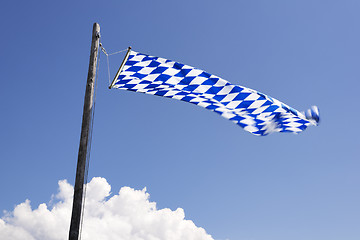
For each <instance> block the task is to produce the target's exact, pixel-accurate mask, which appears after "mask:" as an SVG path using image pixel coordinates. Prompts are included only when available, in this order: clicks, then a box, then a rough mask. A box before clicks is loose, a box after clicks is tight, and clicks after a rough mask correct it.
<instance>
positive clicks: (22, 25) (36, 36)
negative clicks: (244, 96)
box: [0, 0, 360, 240]
mask: <svg viewBox="0 0 360 240" xmlns="http://www.w3.org/2000/svg"><path fill="white" fill-rule="evenodd" d="M359 10H360V2H359V1H356V0H344V1H333V0H327V1H325V0H311V1H310V0H303V1H298V0H294V1H287V0H272V1H266V0H256V1H244V0H240V1H230V0H229V1H212V0H209V1H188V0H184V1H176V2H175V1H164V0H162V1H160V0H132V1H126V0H125V1H103V2H98V1H96V2H95V1H92V0H89V1H67V0H65V1H57V2H53V1H35V2H34V1H33V2H29V1H23V0H20V1H7V2H4V3H2V7H1V9H0V19H1V21H0V26H1V29H2V38H0V43H1V45H2V46H3V47H2V48H1V50H0V53H1V54H0V56H1V59H0V63H1V64H0V72H1V74H2V77H1V88H0V109H1V118H0V131H1V134H0V189H1V197H0V211H3V212H2V213H1V214H2V215H0V218H1V220H0V236H12V235H11V234H15V232H22V231H23V232H24V234H28V239H51V237H49V235H41V236H40V235H36V234H37V233H34V232H29V231H28V229H34V228H35V227H38V228H41V227H44V226H43V225H41V223H39V224H37V225H36V226H35V227H34V226H32V227H29V222H31V219H32V218H31V216H35V217H37V218H40V217H41V214H37V212H38V211H40V210H43V211H45V212H47V214H46V216H48V217H49V218H53V219H54V218H55V219H58V215H56V214H58V213H57V212H56V211H55V210H56V209H63V210H64V212H63V214H64V215H65V216H67V215H66V214H69V210H68V208H69V206H70V205H71V204H70V205H69V204H67V206H68V207H67V208H66V207H64V204H65V205H66V203H68V201H69V198H71V196H70V197H69V191H70V192H71V186H72V185H73V184H74V181H75V168H76V162H77V154H78V147H79V139H80V129H81V120H82V108H83V100H84V93H85V85H86V77H87V71H88V64H89V54H90V44H91V32H92V25H93V23H94V22H98V23H99V24H100V27H101V30H100V31H101V42H102V44H103V45H104V47H105V48H106V50H107V51H108V52H109V53H111V52H116V51H119V50H123V49H125V48H127V47H128V46H132V48H133V50H135V51H138V52H142V53H146V54H150V55H153V56H159V57H164V58H168V59H172V60H175V61H179V62H182V63H185V64H188V65H190V66H194V67H197V68H200V69H203V70H205V71H207V72H209V73H212V74H215V75H217V76H220V77H222V78H224V79H226V80H228V81H230V82H231V83H234V84H239V85H242V86H246V87H249V88H252V89H256V90H258V91H261V92H263V93H265V94H267V95H270V96H272V97H275V98H277V99H279V100H280V101H283V102H285V103H286V104H288V105H289V106H291V107H294V108H295V109H297V110H299V111H303V110H306V109H308V108H309V107H310V106H312V105H317V106H318V107H319V109H320V118H321V122H320V125H319V126H317V127H309V128H308V129H307V130H306V131H304V132H302V133H300V134H298V135H295V134H291V133H274V134H272V135H269V136H265V137H257V136H253V135H251V134H250V133H248V132H245V131H244V130H243V129H242V128H241V127H239V126H237V125H236V124H233V123H232V122H230V121H228V120H226V119H224V118H222V117H220V116H219V115H218V114H215V113H212V112H210V111H207V110H206V109H203V108H200V107H198V106H195V105H193V104H188V103H185V102H180V101H176V100H174V99H167V98H161V97H155V96H150V95H145V94H140V93H134V92H127V91H123V90H117V89H111V90H109V89H108V85H109V83H108V81H109V79H108V75H107V64H106V57H105V55H104V54H101V55H100V61H99V64H100V65H99V73H98V77H99V78H98V85H97V92H96V110H95V119H94V129H93V140H92V149H91V160H90V168H89V181H90V180H91V179H92V183H93V185H95V186H97V187H96V190H94V191H93V194H92V195H91V194H90V190H89V195H88V198H89V199H88V202H89V207H88V209H89V210H88V211H89V215H88V217H86V216H87V215H85V220H84V234H88V236H86V235H84V236H83V237H84V238H85V239H92V238H91V237H89V234H90V233H91V230H93V228H94V226H95V227H96V226H99V225H100V224H104V226H105V227H109V228H111V229H125V230H124V231H120V233H119V234H125V233H126V228H125V227H124V225H128V226H130V228H132V229H135V230H137V231H135V230H134V231H133V232H134V233H142V234H145V235H143V236H142V235H141V236H140V235H136V236H135V235H122V238H123V239H124V240H125V239H126V240H127V239H154V238H151V236H155V237H156V238H157V239H171V238H170V237H169V236H166V235H164V233H163V230H164V228H165V227H164V226H166V228H168V229H169V231H172V234H171V235H173V236H176V237H177V238H176V237H174V239H216V240H227V239H229V240H288V239H292V240H303V239H307V240H322V239H324V240H325V239H326V240H338V239H347V240H357V239H359V237H360V230H359V227H358V226H359V224H360V205H359V202H360V187H359V186H360V185H359V182H360V174H359V170H360V160H359V159H360V158H359V155H360V141H359V140H358V136H359V134H360V130H359V128H358V127H357V121H358V119H359V118H360V111H358V109H359V108H358V104H357V102H358V100H357V94H358V90H359V89H360V81H359V80H360V71H359V59H360V45H359V42H360V32H359V31H358V23H359V22H360V15H359V14H358V13H359ZM122 58H123V55H121V54H117V55H114V56H111V57H110V73H111V78H112V77H113V76H114V75H115V73H116V71H117V68H118V67H119V65H120V63H121V61H122ZM110 186H111V190H109V189H110ZM69 188H70V190H69ZM89 188H90V187H89ZM145 188H146V189H145ZM64 189H65V190H64ZM120 189H121V190H120ZM124 189H125V190H124ZM64 191H65V193H64ZM121 191H123V192H121ZM122 193H123V194H124V195H122ZM134 194H135V195H136V194H138V195H136V196H139V198H140V199H141V201H140V200H139V202H136V199H138V198H136V197H134ZM121 196H122V198H124V199H125V200H124V202H120V203H119V204H118V205H114V206H113V208H106V211H109V212H110V213H112V214H113V215H114V216H115V217H116V218H117V219H122V220H121V221H120V220H119V223H118V222H117V221H115V222H112V221H109V222H108V221H107V220H106V219H103V218H102V217H101V216H103V215H101V214H100V215H99V213H92V212H91V211H92V209H96V208H98V209H104V208H105V207H104V206H102V204H103V205H106V204H107V203H108V202H109V201H110V199H112V197H114V199H115V198H121ZM126 199H127V200H126ZM134 199H135V200H134ZM134 201H135V202H134ZM92 202H93V204H94V205H91V203H92ZM135 203H137V204H135ZM97 204H98V205H97ZM124 204H125V206H127V207H128V208H131V207H133V208H136V207H138V208H139V209H143V208H142V206H144V208H145V209H148V210H144V211H135V213H134V214H133V215H131V216H132V217H133V218H134V219H141V218H146V216H147V215H146V214H148V213H149V211H150V212H151V213H153V214H154V215H156V216H158V215H161V214H162V213H163V212H165V213H166V214H168V215H166V216H167V217H161V216H162V215H161V216H160V217H154V219H155V220H151V219H152V218H150V220H149V221H148V222H146V223H143V222H141V221H140V222H139V221H132V222H131V221H130V220H129V221H130V222H129V221H126V220H123V219H124V218H125V219H132V217H124V216H126V214H127V213H126V212H122V211H121V209H122V208H124ZM126 204H128V205H126ZM154 205H156V209H155V208H154V207H151V206H154ZM23 208H25V209H27V210H26V211H20V212H21V213H22V214H24V215H21V216H23V217H24V218H21V219H25V220H23V221H17V219H19V217H18V216H19V215H16V214H17V213H18V212H19V211H17V210H18V209H20V210H21V209H23ZM39 209H40V210H39ZM46 209H48V210H47V211H46ZM103 211H105V210H103ZM124 214H125V215H124ZM61 216H63V215H61ZM104 216H105V215H104ZM129 216H130V215H129ZM64 219H65V218H64ZM64 219H63V220H62V221H61V223H60V222H59V223H58V224H59V225H56V223H55V222H54V224H55V225H56V226H59V227H58V228H57V229H59V228H61V233H62V234H64V236H56V237H58V238H59V239H66V238H67V229H66V228H68V227H67V223H66V220H64ZM87 219H88V222H86V220H87ZM99 219H100V220H101V219H102V220H103V221H100V220H99ZM156 219H157V220H156ZM174 219H175V220H174ZM39 221H40V220H39ZM59 221H60V220H59ZM68 221H70V219H69V220H68ZM96 221H98V224H94V222H95V223H96ZM124 221H125V222H124ZM40 222H41V221H40ZM154 222H155V223H154ZM107 223H108V225H106V224H107ZM117 223H118V224H119V227H117V225H116V224H117ZM167 223H168V224H169V225H167ZM171 223H172V224H173V225H171ZM174 223H175V224H174ZM177 223H178V224H177ZM42 224H44V223H42ZM92 224H93V225H92ZM151 224H154V225H151ZM156 224H157V225H156ZM182 224H183V225H184V228H180V229H184V230H183V231H182V230H179V228H177V227H179V226H180V225H181V226H182ZM48 225H49V226H48V228H47V229H48V232H47V234H49V233H50V232H51V231H54V230H53V229H52V228H51V227H53V226H54V225H50V224H48ZM4 226H5V227H4ZM86 226H89V227H87V230H86V229H85V228H86ZM91 226H93V227H91ZM1 229H2V230H1ZM14 229H15V230H14ZM19 229H22V230H19ZM154 229H157V230H158V231H156V232H155V233H153V232H151V231H153V230H154ZM187 229H190V230H189V232H191V233H189V235H183V236H181V234H184V233H185V232H186V231H187ZM59 231H60V230H59ZM154 231H155V230H154ZM110 232H112V233H114V234H115V235H116V233H117V232H116V231H115V230H113V231H110ZM97 233H101V230H99V231H97ZM1 234H3V235H1ZM5 234H7V235H5ZM31 234H33V235H31ZM146 234H147V235H146ZM152 234H153V235H152ZM154 234H155V235H154ZM197 234H198V235H197ZM60 235H61V234H60ZM90 235H91V234H90ZM115 235H114V236H115ZM190 235H191V236H190ZM44 236H45V237H44ZM114 236H112V237H114ZM184 236H186V237H184ZM56 237H54V238H53V239H57V238H56ZM112 237H111V236H109V237H108V238H105V239H112ZM137 237H138V238H137ZM12 238H13V239H15V238H14V236H12ZM156 238H155V239H156ZM10 239H11V238H10ZM98 239H99V238H98Z"/></svg>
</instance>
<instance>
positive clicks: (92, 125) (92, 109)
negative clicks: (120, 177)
mask: <svg viewBox="0 0 360 240" xmlns="http://www.w3.org/2000/svg"><path fill="white" fill-rule="evenodd" d="M96 64H97V69H96V75H95V82H94V84H95V89H94V98H93V105H92V108H91V122H90V129H89V141H88V148H87V153H86V166H85V176H84V183H85V184H84V194H83V205H82V210H81V219H80V229H79V239H81V233H82V226H83V221H84V210H85V199H86V190H87V184H88V176H89V165H90V152H91V143H92V133H93V128H94V117H95V103H96V93H97V84H98V79H99V67H100V48H99V50H98V59H97V63H96Z"/></svg>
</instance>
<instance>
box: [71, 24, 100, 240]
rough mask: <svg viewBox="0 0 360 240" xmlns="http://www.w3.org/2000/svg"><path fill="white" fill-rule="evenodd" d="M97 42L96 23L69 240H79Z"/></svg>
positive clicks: (98, 39)
mask: <svg viewBox="0 0 360 240" xmlns="http://www.w3.org/2000/svg"><path fill="white" fill-rule="evenodd" d="M99 42H100V25H99V24H98V23H94V25H93V32H92V42H91V50H90V62H89V71H88V77H87V82H86V90H85V99H84V110H83V119H82V126H81V136H80V145H79V153H78V162H77V167H76V178H75V186H74V198H73V208H72V215H71V223H70V230H69V240H78V239H79V232H80V224H81V215H82V209H83V190H84V178H85V169H86V157H87V152H88V145H89V138H90V137H91V136H90V134H89V130H90V126H91V115H92V114H91V112H92V107H93V97H94V82H95V76H96V64H97V57H98V56H97V55H98V49H99ZM85 184H86V183H85Z"/></svg>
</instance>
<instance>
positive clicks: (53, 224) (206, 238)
mask: <svg viewBox="0 0 360 240" xmlns="http://www.w3.org/2000/svg"><path fill="white" fill-rule="evenodd" d="M110 191H111V186H110V185H109V184H108V183H107V181H106V179H104V178H99V177H98V178H93V179H92V180H91V182H89V183H88V185H87V195H86V204H85V215H84V223H83V230H82V236H81V239H82V240H184V239H186V240H213V238H212V237H211V236H210V235H209V234H207V233H206V232H205V230H204V229H203V228H200V227H197V226H195V224H194V223H193V222H192V221H191V220H185V214H184V210H183V209H181V208H178V209H176V210H175V211H172V210H170V209H168V208H164V209H157V208H156V203H155V202H150V201H149V196H150V195H149V193H147V192H146V188H144V189H143V190H135V189H132V188H129V187H122V188H121V189H120V191H119V193H118V194H116V195H113V196H110ZM72 195H73V186H71V185H70V184H69V183H68V182H67V181H66V180H62V181H59V192H58V194H57V195H55V196H53V197H52V200H51V201H50V203H49V204H48V205H49V206H48V205H47V204H45V203H42V204H40V205H39V206H38V208H37V209H34V210H33V209H32V208H31V206H30V201H29V200H26V201H25V202H23V203H21V204H19V205H17V206H16V207H15V208H14V211H12V212H5V215H4V217H2V218H1V219H0V239H2V240H65V239H68V231H69V225H70V216H71V208H72Z"/></svg>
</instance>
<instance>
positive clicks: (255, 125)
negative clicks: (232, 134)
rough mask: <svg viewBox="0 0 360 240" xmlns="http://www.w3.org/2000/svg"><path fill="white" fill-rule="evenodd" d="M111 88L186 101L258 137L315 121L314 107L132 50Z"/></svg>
mask: <svg viewBox="0 0 360 240" xmlns="http://www.w3.org/2000/svg"><path fill="white" fill-rule="evenodd" d="M112 88H118V89H125V90H130V91H134V92H141V93H146V94H151V95H157V96H163V97H168V98H174V99H178V100H182V101H185V102H190V103H193V104H196V105H198V106H201V107H203V108H206V109H209V110H211V111H214V112H216V113H218V114H220V115H221V116H223V117H224V118H227V119H229V120H231V121H233V122H234V123H236V124H238V125H240V126H241V127H243V128H244V129H245V130H246V131H248V132H251V133H253V134H254V135H260V136H263V135H267V134H269V133H272V132H294V133H298V132H301V131H303V130H305V129H306V128H307V126H309V125H317V123H318V122H319V111H318V109H317V107H315V106H314V107H312V109H311V110H308V111H307V112H306V114H303V113H300V112H299V111H297V110H295V109H293V108H291V107H289V106H287V105H286V104H284V103H282V102H280V101H278V100H276V99H274V98H271V97H269V96H267V95H265V94H262V93H260V92H257V91H255V90H252V89H250V88H246V87H242V86H239V85H233V84H231V83H229V82H228V81H226V80H224V79H222V78H219V77H217V76H215V75H212V74H209V73H207V72H205V71H202V70H200V69H196V68H194V67H191V66H188V65H184V64H181V63H178V62H174V61H171V60H167V59H165V58H160V57H153V56H149V55H146V54H142V53H138V52H135V51H132V50H131V51H130V52H129V55H128V59H127V60H126V62H125V65H124V66H123V68H122V69H120V70H119V74H118V76H117V77H116V78H115V80H114V83H113V84H112Z"/></svg>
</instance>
